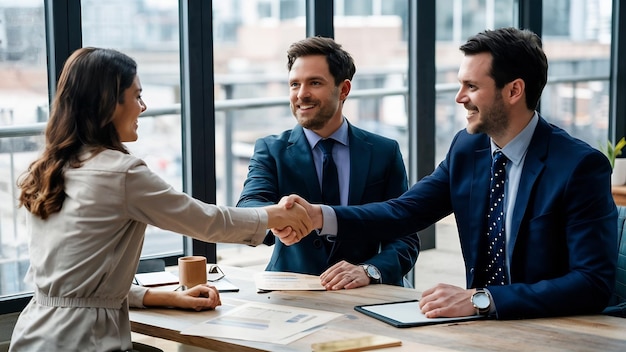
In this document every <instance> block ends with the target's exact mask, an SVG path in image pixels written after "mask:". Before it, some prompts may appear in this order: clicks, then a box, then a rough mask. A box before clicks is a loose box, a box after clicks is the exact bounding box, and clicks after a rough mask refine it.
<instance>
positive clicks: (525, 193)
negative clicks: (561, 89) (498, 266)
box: [333, 118, 617, 319]
mask: <svg viewBox="0 0 626 352" xmlns="http://www.w3.org/2000/svg"><path fill="white" fill-rule="evenodd" d="M490 163H491V155H490V141H489V137H488V136H487V135H485V134H475V135H470V134H468V133H467V132H466V131H465V130H463V131H461V132H459V133H458V134H457V135H456V136H455V137H454V140H453V141H452V145H451V146H450V150H449V151H448V154H447V156H446V158H445V160H444V161H443V162H441V164H439V166H438V167H437V169H436V170H435V171H434V172H433V173H432V174H431V175H429V176H427V177H425V178H423V179H422V180H420V181H419V182H417V183H416V184H415V185H414V186H413V187H412V188H411V189H410V190H409V191H407V192H406V193H404V194H403V195H402V196H401V197H399V198H397V199H393V200H390V201H388V202H385V203H375V204H370V205H366V206H362V207H333V208H334V209H335V211H336V214H337V217H338V231H339V235H338V240H341V241H350V240H358V241H361V240H362V239H363V237H365V236H367V237H368V238H370V239H377V238H378V239H382V238H387V239H388V238H389V236H390V234H394V235H398V236H399V235H401V234H403V233H409V232H411V231H419V230H421V229H423V228H425V227H427V226H429V225H431V224H432V223H434V222H436V221H438V220H439V219H441V218H443V217H445V216H447V215H449V214H450V213H454V216H455V218H456V223H457V226H458V231H459V238H460V241H461V250H462V252H463V258H464V260H465V269H466V278H467V286H468V287H475V283H474V282H475V281H474V280H475V279H476V275H477V274H478V270H477V268H479V267H481V260H485V259H484V256H483V255H481V253H482V252H483V250H482V248H484V247H483V246H481V240H482V239H484V235H483V228H484V222H485V215H484V214H486V206H487V193H488V192H487V190H488V188H489V170H490ZM610 177H611V166H610V165H609V162H608V160H607V158H606V157H605V156H604V155H603V154H602V153H600V152H599V151H598V150H596V149H594V148H592V147H590V146H589V145H587V144H586V143H584V142H581V141H579V140H577V139H574V138H572V137H571V136H569V135H568V134H567V133H566V132H565V131H563V130H562V129H560V128H558V127H555V126H553V125H550V124H548V123H547V122H546V121H545V120H544V119H543V118H540V119H539V123H538V125H537V128H536V129H535V132H534V135H533V137H532V140H531V142H530V146H529V148H528V151H527V154H526V159H525V162H524V166H523V170H522V175H521V179H520V184H519V190H518V195H517V200H516V203H515V208H514V211H513V217H512V223H511V226H510V227H511V234H510V236H511V237H510V238H511V239H510V241H509V242H508V244H507V250H508V251H509V253H511V263H510V272H511V282H512V284H511V285H507V286H490V287H488V289H489V290H490V291H491V294H492V295H493V300H494V303H495V307H496V310H497V317H498V318H499V319H510V318H530V317H540V316H556V315H571V314H584V313H599V312H600V311H602V309H603V308H604V307H606V305H607V302H608V300H609V297H610V295H611V291H612V289H613V285H614V279H615V272H616V261H617V230H616V226H615V223H616V221H617V211H616V207H615V203H614V201H613V198H612V195H611V185H610ZM383 229H384V230H385V232H382V230H383Z"/></svg>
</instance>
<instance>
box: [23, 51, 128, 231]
mask: <svg viewBox="0 0 626 352" xmlns="http://www.w3.org/2000/svg"><path fill="white" fill-rule="evenodd" d="M136 75H137V64H136V63H135V61H134V60H133V59H131V58H130V57H128V56H126V55H124V54H122V53H120V52H118V51H115V50H111V49H100V48H91V47H88V48H81V49H78V50H76V51H75V52H74V53H72V55H71V56H70V57H69V58H68V59H67V61H66V62H65V65H64V66H63V71H62V72H61V76H60V77H59V81H58V85H57V91H56V95H55V97H54V100H53V102H52V109H51V114H50V120H49V121H48V124H47V126H46V131H45V139H46V141H45V148H44V151H43V154H42V156H41V157H39V158H38V159H37V160H35V161H34V162H33V163H32V164H30V166H29V167H28V170H27V171H26V173H24V175H22V176H21V177H20V179H19V181H18V187H19V188H20V189H21V191H22V192H21V194H20V198H19V202H20V203H19V205H20V206H24V207H25V208H26V209H28V211H30V212H31V213H33V214H34V215H37V216H38V217H40V218H42V219H46V218H48V216H49V215H50V214H53V213H56V212H58V211H59V210H61V207H62V206H63V201H64V200H65V192H64V188H65V179H64V176H63V169H64V168H65V167H71V168H76V167H80V166H81V164H82V162H83V160H80V158H79V153H80V151H81V148H82V147H83V146H87V147H90V148H91V149H93V151H94V153H98V152H100V151H102V150H104V149H114V150H119V151H121V152H123V153H128V151H127V150H126V147H124V145H123V144H122V142H121V141H120V138H119V136H118V134H117V131H116V130H115V126H114V125H113V123H112V120H113V113H114V112H115V108H116V106H117V104H118V103H123V102H124V101H123V99H124V91H125V90H126V89H127V88H129V87H130V86H131V85H132V83H133V81H134V79H135V76H136Z"/></svg>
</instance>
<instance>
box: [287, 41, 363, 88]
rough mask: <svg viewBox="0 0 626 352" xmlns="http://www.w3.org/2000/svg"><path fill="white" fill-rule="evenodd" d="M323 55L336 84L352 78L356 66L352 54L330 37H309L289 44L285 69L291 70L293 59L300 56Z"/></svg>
mask: <svg viewBox="0 0 626 352" xmlns="http://www.w3.org/2000/svg"><path fill="white" fill-rule="evenodd" d="M311 55H324V56H326V62H327V63H328V70H329V71H330V74H331V75H332V76H333V77H334V78H335V85H336V86H338V85H339V84H340V83H341V82H343V81H344V80H346V79H347V80H352V77H354V73H355V72H356V66H355V65H354V60H353V59H352V56H351V55H350V53H348V52H347V51H345V50H343V48H342V47H341V44H338V43H337V42H335V41H334V40H333V39H332V38H325V37H320V36H317V37H309V38H306V39H303V40H300V41H298V42H295V43H293V44H291V45H290V46H289V49H288V50H287V69H288V70H289V71H291V67H292V66H293V63H294V61H296V59H297V58H299V57H302V56H311Z"/></svg>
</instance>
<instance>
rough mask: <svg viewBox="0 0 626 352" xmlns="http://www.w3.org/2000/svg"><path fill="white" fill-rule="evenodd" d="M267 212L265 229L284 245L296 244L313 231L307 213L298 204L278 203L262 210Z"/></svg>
mask: <svg viewBox="0 0 626 352" xmlns="http://www.w3.org/2000/svg"><path fill="white" fill-rule="evenodd" d="M264 209H265V210H266V211H267V216H268V220H267V227H268V228H271V229H272V231H274V230H276V231H275V232H274V233H275V234H276V233H277V232H278V234H276V236H277V237H278V238H279V239H280V240H281V241H282V242H283V243H285V244H286V245H291V244H294V243H297V242H299V241H300V239H302V238H303V237H305V236H306V235H308V234H309V232H311V231H313V226H312V225H311V219H310V218H309V215H308V214H307V211H306V210H305V209H304V207H302V206H301V205H299V204H289V205H288V206H287V205H286V203H285V202H282V201H281V202H280V203H278V204H276V205H270V206H267V207H265V208H264Z"/></svg>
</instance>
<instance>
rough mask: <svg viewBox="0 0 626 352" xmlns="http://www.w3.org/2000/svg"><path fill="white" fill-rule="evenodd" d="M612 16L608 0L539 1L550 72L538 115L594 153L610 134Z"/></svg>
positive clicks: (609, 0)
mask: <svg viewBox="0 0 626 352" xmlns="http://www.w3.org/2000/svg"><path fill="white" fill-rule="evenodd" d="M557 10H558V11H557ZM611 14H612V8H611V0H595V1H570V0H555V1H551V2H549V4H547V3H546V2H545V1H544V8H543V24H544V28H545V33H544V36H543V44H544V48H545V50H546V55H547V56H548V62H549V71H548V84H547V86H546V88H545V89H544V92H543V95H542V98H541V102H540V104H541V113H542V115H543V116H544V117H545V118H546V119H547V120H549V121H550V122H552V123H554V124H556V125H558V126H559V127H561V128H563V129H565V130H566V131H568V132H569V133H570V134H572V135H573V136H575V137H578V138H580V139H582V140H583V141H585V142H587V143H589V144H590V145H591V146H593V147H596V148H599V147H600V145H604V144H605V143H606V140H607V138H608V135H609V134H608V125H609V75H610V55H611Z"/></svg>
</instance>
